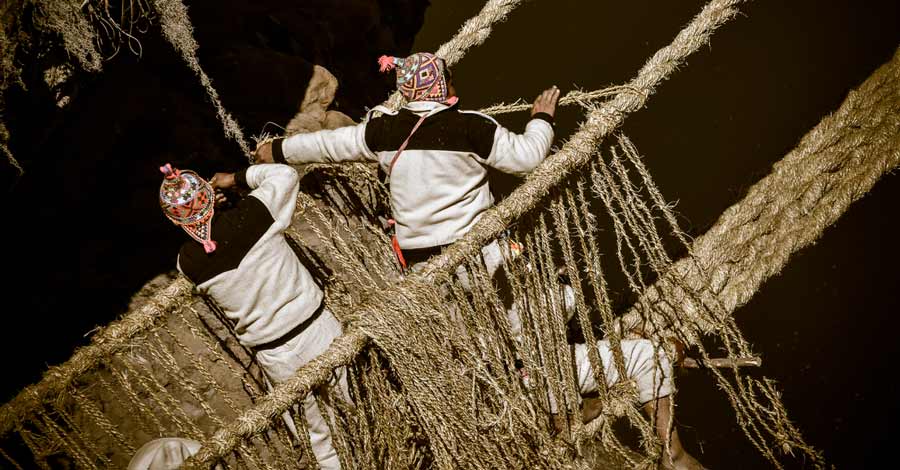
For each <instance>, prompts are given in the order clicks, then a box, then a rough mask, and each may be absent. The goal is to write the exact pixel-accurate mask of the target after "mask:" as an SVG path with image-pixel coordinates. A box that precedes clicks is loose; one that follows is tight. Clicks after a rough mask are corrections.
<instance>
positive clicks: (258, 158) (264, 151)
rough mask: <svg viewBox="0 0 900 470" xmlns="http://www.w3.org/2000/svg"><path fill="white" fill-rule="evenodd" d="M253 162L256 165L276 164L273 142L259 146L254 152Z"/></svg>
mask: <svg viewBox="0 0 900 470" xmlns="http://www.w3.org/2000/svg"><path fill="white" fill-rule="evenodd" d="M253 162H254V163H257V164H259V163H275V159H274V158H273V157H272V142H271V141H269V142H263V143H261V144H259V147H256V150H255V151H254V152H253Z"/></svg>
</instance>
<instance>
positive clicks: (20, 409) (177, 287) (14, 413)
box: [0, 277, 193, 435]
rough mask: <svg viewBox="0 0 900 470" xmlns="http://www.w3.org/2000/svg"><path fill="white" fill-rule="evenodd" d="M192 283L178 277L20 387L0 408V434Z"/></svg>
mask: <svg viewBox="0 0 900 470" xmlns="http://www.w3.org/2000/svg"><path fill="white" fill-rule="evenodd" d="M192 288H193V285H192V284H191V282H190V281H188V280H187V278H184V277H179V278H178V279H177V280H175V281H174V282H173V283H172V284H170V285H169V286H168V287H166V288H165V289H164V290H162V291H161V292H160V293H159V294H157V295H156V296H154V297H153V298H152V299H151V300H150V301H149V302H148V303H147V304H146V305H144V306H143V307H141V309H140V310H138V311H136V312H132V313H130V314H128V315H126V316H125V317H123V318H122V319H121V320H118V321H116V322H113V323H111V324H110V325H109V326H107V327H105V328H103V329H102V330H101V331H100V332H98V333H97V334H95V335H94V336H93V337H92V339H91V344H90V345H88V346H85V347H82V348H79V349H77V350H76V351H75V353H74V354H73V355H72V357H71V358H70V359H69V360H68V361H66V362H65V363H64V364H62V365H59V366H56V367H51V368H50V370H48V371H47V372H46V373H45V374H44V378H43V380H41V381H40V382H38V383H36V384H34V385H30V386H28V387H26V388H25V389H24V390H22V391H21V392H20V393H19V394H18V395H16V397H15V398H14V399H12V400H11V401H9V402H7V403H6V404H4V405H3V408H0V435H6V434H7V433H9V432H11V431H13V430H14V429H15V428H16V426H17V425H18V424H19V423H21V422H22V421H24V420H25V419H27V418H28V417H29V416H30V415H32V414H33V413H34V412H35V410H37V409H39V408H40V407H41V406H43V403H44V402H45V401H47V400H52V399H53V397H56V396H57V395H59V394H60V393H64V392H65V391H66V390H67V389H68V387H69V385H70V384H71V383H72V382H73V381H74V380H75V379H77V378H78V377H79V376H81V375H82V374H83V373H84V372H85V371H87V370H90V369H92V368H93V367H95V366H96V365H97V364H99V363H100V362H101V361H103V360H104V359H107V358H109V357H110V356H111V355H112V354H113V353H115V352H116V351H119V350H121V349H123V348H125V347H126V346H127V345H128V342H129V340H130V339H131V338H133V337H134V336H135V335H137V334H138V333H140V332H142V331H146V330H147V329H149V328H150V327H152V326H153V325H155V324H156V323H157V322H158V321H159V320H160V319H161V318H163V317H165V316H166V315H168V313H169V312H171V311H172V310H174V309H175V308H177V307H178V306H180V305H181V304H183V303H185V302H186V301H188V300H189V299H190V294H191V289H192Z"/></svg>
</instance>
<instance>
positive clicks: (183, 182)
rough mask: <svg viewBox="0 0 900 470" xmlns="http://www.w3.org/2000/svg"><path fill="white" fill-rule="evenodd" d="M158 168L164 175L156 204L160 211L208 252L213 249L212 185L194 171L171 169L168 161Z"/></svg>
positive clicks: (213, 197)
mask: <svg viewBox="0 0 900 470" xmlns="http://www.w3.org/2000/svg"><path fill="white" fill-rule="evenodd" d="M159 171H161V172H162V173H163V174H164V175H166V177H165V179H163V182H162V185H161V186H160V187H159V205H160V207H162V210H163V213H164V214H166V217H168V218H169V220H171V221H172V222H173V223H174V224H175V225H180V226H181V228H183V229H184V231H185V232H187V233H188V235H190V236H191V238H193V239H194V240H197V241H198V242H200V243H202V244H203V249H204V250H205V251H206V252H207V253H212V252H213V251H215V249H216V242H214V241H212V227H211V226H212V217H213V213H214V212H215V210H214V206H215V202H216V195H215V192H214V191H213V188H212V186H211V185H210V184H209V183H207V182H206V180H204V179H203V178H201V177H200V175H198V174H197V173H194V172H193V171H191V170H177V169H173V168H172V165H170V164H168V163H166V164H165V165H163V166H161V167H159Z"/></svg>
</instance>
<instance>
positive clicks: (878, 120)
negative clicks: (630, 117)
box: [623, 49, 900, 332]
mask: <svg viewBox="0 0 900 470" xmlns="http://www.w3.org/2000/svg"><path fill="white" fill-rule="evenodd" d="M898 149H900V49H898V51H897V52H896V53H895V55H894V57H893V59H892V60H891V61H890V62H889V63H887V64H885V65H883V66H881V67H880V68H879V69H878V70H877V71H875V72H874V73H873V74H872V75H871V76H870V77H869V78H868V79H867V80H866V81H865V82H864V83H863V84H862V85H860V86H859V87H858V88H857V89H856V90H854V91H851V92H850V93H849V94H848V96H847V98H846V99H845V100H844V102H843V103H842V104H841V106H840V108H839V109H838V110H837V111H835V112H834V113H833V114H831V115H829V116H826V117H825V118H824V119H823V120H822V121H821V122H820V123H819V124H818V125H817V126H816V127H815V128H813V129H812V130H811V131H809V132H808V133H807V134H806V135H805V136H804V137H803V139H802V140H801V141H800V144H799V145H798V146H797V147H796V148H795V149H794V150H792V151H791V152H790V153H788V154H787V155H786V156H785V157H784V158H783V159H782V160H781V161H779V162H778V163H776V164H775V165H774V167H773V170H772V172H771V173H770V174H769V175H768V176H766V177H765V178H763V179H762V180H760V181H759V182H758V183H756V184H755V185H753V186H752V187H751V188H750V190H749V191H748V192H747V196H746V197H744V199H742V200H741V201H740V202H738V203H737V204H735V205H733V206H731V207H729V208H728V209H727V210H726V211H725V212H724V213H723V214H722V215H721V216H720V218H719V220H718V221H717V222H716V224H715V225H714V226H713V227H712V228H711V229H709V231H707V232H706V233H705V234H704V235H703V236H701V237H699V238H697V239H696V240H695V241H694V243H693V245H692V246H691V250H690V252H691V254H692V256H691V257H689V258H685V259H682V260H679V261H678V262H676V263H675V264H674V265H673V266H672V267H671V268H670V274H668V275H667V276H665V277H663V278H661V279H660V280H658V281H657V283H656V284H654V285H653V286H651V287H650V288H649V289H648V290H647V291H646V292H645V293H644V294H643V296H642V297H643V299H642V301H639V302H637V303H636V305H644V304H646V305H652V308H651V309H650V310H653V309H657V308H658V309H661V310H664V311H672V310H673V309H677V311H678V312H679V314H680V315H684V316H687V317H692V316H695V314H696V312H697V310H698V309H699V308H702V306H701V305H698V303H697V302H695V301H692V300H691V299H690V298H689V297H687V296H685V295H684V292H685V291H684V289H682V288H680V287H679V286H678V285H676V284H677V283H676V282H675V281H674V280H675V279H676V278H679V279H680V281H679V282H680V283H682V284H686V285H688V286H690V287H691V288H693V289H698V288H700V289H699V290H698V291H699V292H702V291H706V293H707V294H708V295H710V296H715V297H717V298H718V301H719V302H721V305H723V306H724V307H725V308H726V309H727V311H728V312H729V313H731V312H733V311H734V310H735V309H737V308H738V307H740V306H742V305H744V304H745V303H746V302H747V301H748V300H750V297H752V295H753V294H754V293H755V292H756V291H757V290H758V289H759V287H760V285H761V284H762V283H763V282H764V281H765V280H766V279H768V278H769V277H771V276H773V275H775V274H777V273H778V272H779V271H781V269H782V268H783V267H784V266H785V265H786V264H787V262H788V260H789V258H790V256H791V254H793V253H794V252H796V251H798V250H800V249H802V248H803V247H806V246H808V245H811V244H812V243H814V242H815V241H816V239H817V238H819V237H820V236H821V235H822V232H823V231H824V230H825V228H826V227H828V226H830V225H831V224H833V223H834V222H835V221H836V220H837V219H838V217H840V216H841V214H843V213H844V212H845V211H846V210H847V208H848V207H849V206H850V204H851V203H853V202H854V201H856V200H857V199H859V198H861V197H862V196H863V195H865V193H866V192H868V191H869V190H870V189H871V188H872V186H873V185H874V184H875V182H876V181H878V180H879V179H880V178H881V177H882V176H884V175H885V174H886V173H889V172H891V171H893V170H894V169H896V168H897V166H898V165H900V150H898ZM698 268H702V269H698ZM704 272H705V273H708V276H704V275H703V274H702V273H704ZM710 279H711V281H712V282H711V284H712V286H711V290H712V292H710V289H702V286H703V285H705V284H706V283H707V282H709V280H710ZM663 293H665V294H664V295H665V302H663V301H662V300H663V299H662V297H663ZM704 303H705V304H708V302H704ZM639 310H640V309H639V308H637V307H635V308H632V309H631V310H630V311H629V312H627V313H626V315H625V316H624V318H623V326H624V328H626V329H628V328H633V327H635V326H637V325H638V324H639V323H640V321H641V320H640V317H641V313H640V311H639ZM702 325H703V326H704V327H705V330H706V331H707V332H709V331H711V329H712V325H708V324H702Z"/></svg>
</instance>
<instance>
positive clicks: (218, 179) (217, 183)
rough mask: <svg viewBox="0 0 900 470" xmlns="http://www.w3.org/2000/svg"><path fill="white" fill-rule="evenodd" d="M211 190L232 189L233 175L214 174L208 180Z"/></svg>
mask: <svg viewBox="0 0 900 470" xmlns="http://www.w3.org/2000/svg"><path fill="white" fill-rule="evenodd" d="M209 184H210V185H211V186H212V187H213V189H229V188H232V187H234V173H216V174H215V175H213V177H212V178H210V180H209Z"/></svg>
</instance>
